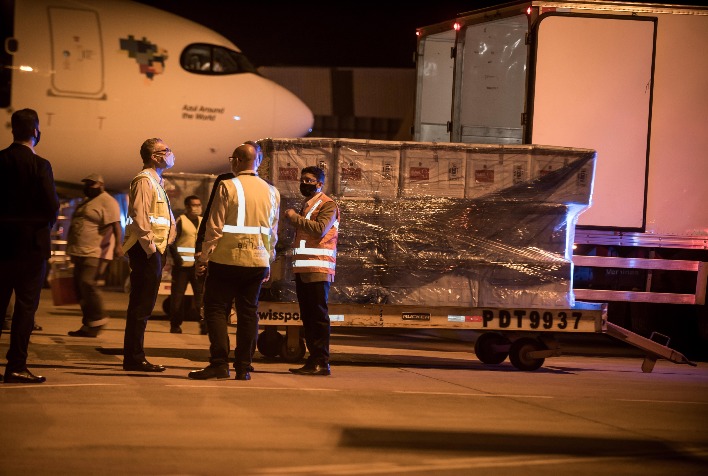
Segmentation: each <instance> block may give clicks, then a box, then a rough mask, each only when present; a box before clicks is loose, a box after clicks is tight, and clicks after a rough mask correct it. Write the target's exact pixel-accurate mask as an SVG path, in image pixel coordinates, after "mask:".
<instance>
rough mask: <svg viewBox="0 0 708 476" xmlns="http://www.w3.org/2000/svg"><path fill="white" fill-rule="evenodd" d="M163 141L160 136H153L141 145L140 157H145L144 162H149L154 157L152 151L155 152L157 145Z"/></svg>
mask: <svg viewBox="0 0 708 476" xmlns="http://www.w3.org/2000/svg"><path fill="white" fill-rule="evenodd" d="M160 142H162V139H160V138H158V137H153V138H152V139H148V140H146V141H145V142H143V145H141V146H140V157H141V158H142V159H143V164H147V163H148V161H149V160H150V157H152V153H153V152H155V145H156V144H158V143H160Z"/></svg>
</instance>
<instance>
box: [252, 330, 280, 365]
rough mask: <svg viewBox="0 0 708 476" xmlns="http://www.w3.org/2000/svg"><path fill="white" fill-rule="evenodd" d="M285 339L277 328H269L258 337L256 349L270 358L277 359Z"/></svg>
mask: <svg viewBox="0 0 708 476" xmlns="http://www.w3.org/2000/svg"><path fill="white" fill-rule="evenodd" d="M284 340H285V337H283V335H282V334H281V333H280V332H278V329H277V328H276V327H275V326H268V327H266V328H265V330H264V331H263V332H261V333H260V334H259V335H258V342H256V347H257V348H258V352H260V353H261V354H263V355H264V356H266V357H269V358H275V357H277V356H278V354H279V353H280V349H281V347H282V345H283V341H284Z"/></svg>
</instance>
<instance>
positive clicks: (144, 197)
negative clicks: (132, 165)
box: [128, 177, 157, 256]
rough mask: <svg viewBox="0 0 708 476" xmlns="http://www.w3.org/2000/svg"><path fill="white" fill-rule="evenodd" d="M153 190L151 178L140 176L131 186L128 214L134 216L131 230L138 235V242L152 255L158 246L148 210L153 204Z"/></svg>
mask: <svg viewBox="0 0 708 476" xmlns="http://www.w3.org/2000/svg"><path fill="white" fill-rule="evenodd" d="M153 193H155V192H154V191H153V188H152V185H151V184H150V179H148V178H147V177H145V178H140V179H138V180H136V181H134V182H133V186H132V187H131V188H130V201H129V206H128V216H130V218H132V220H133V223H131V224H130V225H128V226H130V227H131V231H132V232H133V233H135V234H136V235H137V236H138V242H139V243H140V246H142V248H143V250H145V253H146V254H147V255H148V256H151V255H152V254H153V253H154V252H155V251H157V247H156V246H155V241H154V239H155V235H154V234H153V232H152V226H150V216H149V214H148V211H149V209H150V205H151V204H152V195H153Z"/></svg>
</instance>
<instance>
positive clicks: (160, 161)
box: [140, 137, 175, 169]
mask: <svg viewBox="0 0 708 476" xmlns="http://www.w3.org/2000/svg"><path fill="white" fill-rule="evenodd" d="M140 158H142V159H143V164H144V165H151V166H154V167H155V168H156V169H170V168H172V167H173V166H174V165H175V156H174V154H173V153H172V149H170V148H169V147H167V145H166V144H165V143H164V142H163V141H162V139H160V138H157V137H154V138H152V139H148V140H146V141H145V142H143V145H141V146H140Z"/></svg>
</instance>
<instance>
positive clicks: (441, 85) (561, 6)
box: [413, 1, 708, 358]
mask: <svg viewBox="0 0 708 476" xmlns="http://www.w3.org/2000/svg"><path fill="white" fill-rule="evenodd" d="M417 35H418V46H417V51H416V64H417V86H416V112H415V120H414V125H413V133H414V140H416V141H422V142H461V143H474V144H484V143H486V144H544V145H552V146H567V147H583V148H588V149H594V150H596V151H597V163H596V171H595V182H594V190H593V194H592V206H591V207H590V208H589V209H588V210H587V211H585V212H584V213H583V214H582V215H581V216H580V217H579V221H578V224H577V227H576V232H575V246H576V249H575V252H574V258H573V262H574V264H575V272H574V279H575V283H574V291H575V297H576V298H578V299H581V300H585V301H588V300H590V301H593V300H594V301H603V302H609V304H610V307H609V310H608V316H609V319H610V320H611V321H615V322H617V323H619V324H621V325H622V326H623V327H627V328H631V329H633V330H634V331H635V332H637V333H639V334H643V335H646V336H649V335H650V334H651V333H653V332H654V331H657V332H656V334H655V335H654V336H653V337H652V338H653V339H654V340H657V341H662V343H667V344H668V340H669V338H673V342H672V345H673V346H675V347H677V348H680V349H683V350H684V351H687V352H688V353H689V354H692V355H693V356H694V357H698V358H701V357H703V358H705V357H706V356H708V354H706V353H705V352H706V350H705V349H706V348H708V346H706V345H705V344H706V341H707V340H708V312H707V310H706V306H705V304H704V303H705V294H706V274H707V273H708V268H707V267H706V264H705V262H706V261H708V207H706V201H707V200H706V199H708V192H707V191H706V183H708V179H707V177H708V79H707V78H708V55H706V54H705V51H703V49H702V48H703V45H706V44H708V8H705V7H695V6H675V5H663V4H662V5H659V4H639V3H625V2H603V1H526V2H516V3H513V4H506V5H503V6H501V7H495V8H486V9H481V10H477V11H472V12H468V13H464V14H461V15H459V16H458V17H456V18H454V19H451V20H450V21H446V22H442V23H438V24H435V25H430V26H426V27H421V28H419V29H418V30H417Z"/></svg>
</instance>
